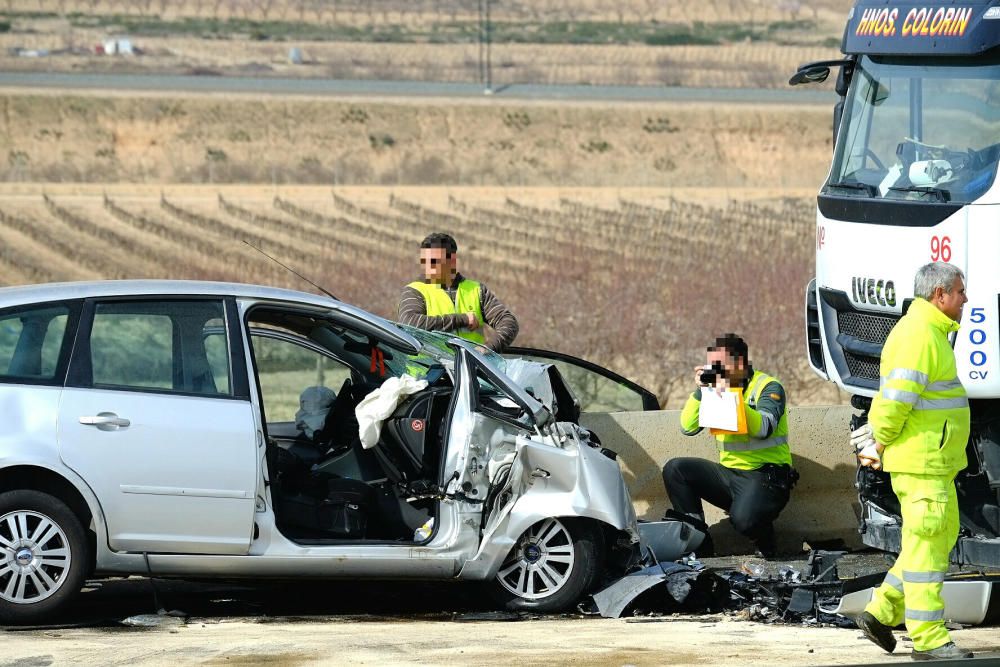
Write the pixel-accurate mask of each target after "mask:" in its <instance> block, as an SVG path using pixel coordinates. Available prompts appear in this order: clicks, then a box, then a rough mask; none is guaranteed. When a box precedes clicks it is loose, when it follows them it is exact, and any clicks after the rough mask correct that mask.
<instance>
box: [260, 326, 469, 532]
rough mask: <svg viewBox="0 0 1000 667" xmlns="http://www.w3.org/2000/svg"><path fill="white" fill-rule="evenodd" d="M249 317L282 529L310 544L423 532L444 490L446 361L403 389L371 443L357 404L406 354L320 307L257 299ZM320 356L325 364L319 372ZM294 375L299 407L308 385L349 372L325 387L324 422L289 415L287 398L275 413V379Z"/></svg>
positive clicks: (400, 366) (398, 369)
mask: <svg viewBox="0 0 1000 667" xmlns="http://www.w3.org/2000/svg"><path fill="white" fill-rule="evenodd" d="M247 325H248V327H249V331H250V340H251V347H252V348H253V350H254V364H255V367H256V370H257V376H258V384H259V387H260V390H261V402H262V406H263V408H262V409H263V411H264V419H265V421H266V429H267V452H266V461H267V466H268V473H269V475H268V478H269V480H270V491H271V498H272V501H273V503H274V511H275V516H276V522H277V526H278V529H279V530H280V531H281V532H282V534H283V535H285V536H286V537H288V538H289V539H291V540H293V541H296V542H299V543H308V544H326V543H331V542H344V541H376V542H408V543H415V542H417V543H419V542H424V541H427V540H428V539H429V538H430V534H431V532H432V530H431V529H432V526H433V519H434V518H435V516H436V513H437V508H438V498H439V496H440V494H441V484H442V471H441V454H442V449H443V444H444V442H445V434H446V432H447V431H446V427H447V413H448V408H449V405H450V402H451V397H452V393H453V392H452V389H453V386H452V382H451V379H450V378H449V376H448V375H447V373H445V372H444V369H443V368H441V367H440V366H437V367H432V368H430V369H428V372H427V375H426V378H425V379H427V380H428V381H429V382H430V386H428V387H427V388H426V389H424V390H423V391H421V392H418V393H417V394H414V395H411V396H408V397H406V399H404V400H403V401H402V402H401V404H400V405H399V406H398V407H397V408H396V409H395V411H394V412H393V413H392V414H391V415H390V416H389V417H388V418H387V419H386V420H385V421H384V422H383V424H382V429H381V434H380V438H379V441H378V443H377V444H376V445H375V446H374V447H373V448H371V449H365V448H364V447H363V446H362V443H361V439H360V437H359V429H358V421H357V417H356V416H355V408H356V407H357V406H358V404H359V403H360V402H361V401H362V400H363V399H364V398H365V396H367V395H368V394H369V393H370V392H371V391H373V390H374V389H376V388H377V387H379V386H380V385H381V384H382V382H383V381H384V380H385V379H387V378H389V377H391V376H393V375H399V374H401V373H402V372H404V371H405V369H406V368H407V364H408V363H409V362H410V359H409V357H408V356H407V355H406V354H405V353H403V352H400V351H398V350H393V349H391V348H389V347H388V346H386V345H385V344H384V343H380V342H378V341H375V340H372V339H370V338H369V337H367V336H365V335H363V334H359V333H357V332H352V331H350V330H347V329H345V328H343V327H339V326H337V325H335V324H334V323H332V322H330V321H328V320H325V319H323V318H322V317H320V316H316V315H314V314H308V313H302V312H292V311H287V310H278V309H273V308H257V309H255V310H253V311H251V312H250V313H249V315H248V321H247ZM274 341H278V342H279V343H280V344H281V346H282V347H281V348H280V349H279V347H278V346H277V345H275V344H274ZM291 346H294V347H291ZM276 349H278V350H279V352H273V350H276ZM289 350H291V352H289ZM269 351H271V354H270V356H271V357H273V358H271V359H268V358H267V356H268V353H269ZM282 355H284V357H286V358H284V359H283V358H282ZM296 355H298V357H297V358H298V359H300V361H298V362H296ZM302 358H305V359H310V360H311V361H310V367H309V368H305V369H304V370H303V371H302V372H298V373H295V372H293V371H290V370H289V368H291V367H294V366H295V365H296V363H298V365H299V366H302V365H303V364H302V362H301V359H302ZM320 365H326V366H328V369H327V370H325V371H324V372H323V373H322V377H316V372H315V368H317V367H318V366H320ZM330 366H332V370H331V369H330V368H329V367H330ZM289 376H290V377H292V378H296V379H298V382H297V389H298V392H297V393H296V394H295V396H299V395H302V399H303V400H302V401H300V403H301V406H300V407H299V410H298V412H297V413H296V414H297V415H299V416H300V417H301V416H302V415H303V412H304V408H303V407H302V406H305V405H306V401H305V400H304V399H305V398H306V396H305V394H304V392H305V391H306V390H308V389H309V388H310V387H315V386H316V384H317V381H324V382H327V383H332V382H331V380H336V379H338V378H339V377H341V376H343V380H342V381H339V382H335V384H337V386H329V387H328V391H324V392H323V395H325V396H328V397H329V399H331V400H329V405H328V406H324V409H322V410H319V413H318V415H319V417H320V418H319V419H318V420H315V421H313V423H314V424H320V423H321V426H319V427H318V428H304V426H305V424H304V423H303V420H302V419H295V420H294V421H292V420H291V419H290V417H289V416H288V410H289V408H285V413H284V414H279V412H280V406H279V405H278V403H279V400H281V399H280V398H279V397H278V394H279V392H280V390H281V387H280V386H279V384H280V383H279V382H278V381H280V380H281V378H282V377H284V378H285V379H286V380H287V379H288V377H289ZM286 384H287V383H286ZM298 385H301V386H298ZM286 393H289V394H290V390H288V391H286ZM314 395H315V394H314ZM284 400H285V402H286V403H287V402H288V400H289V399H288V397H287V396H286V397H285V399H284ZM324 411H325V415H323V414H322V413H323V412H324Z"/></svg>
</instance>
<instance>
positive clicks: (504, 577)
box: [490, 518, 606, 612]
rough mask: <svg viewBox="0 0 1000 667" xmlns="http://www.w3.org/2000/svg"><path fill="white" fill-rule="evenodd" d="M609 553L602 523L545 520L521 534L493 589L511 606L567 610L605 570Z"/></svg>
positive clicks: (504, 603)
mask: <svg viewBox="0 0 1000 667" xmlns="http://www.w3.org/2000/svg"><path fill="white" fill-rule="evenodd" d="M605 556H606V554H605V543H604V535H603V532H602V531H601V528H600V526H599V525H598V524H597V523H596V522H594V521H588V520H586V519H556V518H549V519H545V520H543V521H539V522H538V523H536V524H535V525H533V526H531V527H530V528H529V529H528V530H526V531H525V532H524V534H523V535H521V537H520V538H519V539H518V541H517V544H515V545H514V548H513V549H511V552H510V553H509V554H508V555H507V558H506V559H504V562H503V564H502V565H501V566H500V570H499V572H497V576H496V578H495V579H494V580H493V581H492V582H491V583H490V592H491V594H492V596H493V597H494V599H496V600H497V601H498V602H499V603H500V604H501V605H502V606H503V607H504V609H508V610H511V611H537V612H558V611H563V610H565V609H568V608H569V607H571V606H572V605H573V604H575V603H576V602H577V601H578V600H579V599H580V598H581V597H582V596H583V595H584V594H585V593H587V592H589V591H590V590H591V588H592V587H593V585H594V582H596V581H597V579H598V577H600V575H601V574H602V572H603V571H604V561H605Z"/></svg>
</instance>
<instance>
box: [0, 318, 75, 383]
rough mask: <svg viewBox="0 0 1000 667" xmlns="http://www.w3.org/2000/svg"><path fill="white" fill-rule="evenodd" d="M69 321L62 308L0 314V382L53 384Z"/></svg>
mask: <svg viewBox="0 0 1000 667" xmlns="http://www.w3.org/2000/svg"><path fill="white" fill-rule="evenodd" d="M69 319H70V307H69V306H67V305H64V304H46V305H43V306H37V305H36V306H28V307H20V308H13V309H9V310H5V311H3V312H2V313H0V382H17V381H19V380H28V381H35V382H45V381H55V380H56V379H57V378H56V375H57V371H58V367H59V360H60V356H61V353H62V350H63V344H64V339H65V338H66V329H67V324H68V322H69ZM60 382H61V380H60Z"/></svg>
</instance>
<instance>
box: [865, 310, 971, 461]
mask: <svg viewBox="0 0 1000 667" xmlns="http://www.w3.org/2000/svg"><path fill="white" fill-rule="evenodd" d="M953 331H958V323H957V322H955V321H953V320H952V319H951V318H949V317H948V316H947V315H945V314H944V313H942V312H941V311H940V310H938V309H937V308H936V307H934V305H933V304H931V303H929V302H928V301H926V300H924V299H916V300H915V301H914V302H913V303H912V304H911V305H910V309H909V310H908V311H907V313H906V315H905V316H903V318H902V319H900V320H899V322H897V323H896V326H895V327H893V329H892V331H891V332H890V333H889V337H888V338H887V339H886V341H885V346H884V347H883V348H882V363H881V366H880V375H881V376H882V378H881V388H880V389H879V392H878V394H876V395H875V398H874V400H873V401H872V406H871V410H870V411H869V413H868V423H869V424H871V427H872V432H873V434H874V436H875V440H876V441H877V442H879V443H881V444H883V445H885V451H884V452H883V453H882V468H883V469H884V470H886V471H888V472H905V473H915V474H922V475H947V476H954V475H955V474H956V473H957V472H958V471H960V470H962V469H963V468H965V466H966V464H967V461H966V457H965V446H966V443H967V442H968V440H969V399H968V397H967V396H966V393H965V387H963V386H962V382H961V381H960V380H959V379H958V371H957V368H956V365H955V351H954V350H953V349H952V347H951V344H950V343H949V342H948V335H949V334H950V333H951V332H953Z"/></svg>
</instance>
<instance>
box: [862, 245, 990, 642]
mask: <svg viewBox="0 0 1000 667" xmlns="http://www.w3.org/2000/svg"><path fill="white" fill-rule="evenodd" d="M913 291H914V294H915V296H916V297H917V298H916V299H915V300H914V301H913V302H912V304H911V305H910V308H909V310H908V311H907V312H906V314H905V315H904V316H903V318H902V319H900V320H899V322H898V323H897V324H896V326H895V327H894V328H893V330H892V332H890V334H889V337H888V338H887V339H886V341H885V346H884V347H883V348H882V360H881V368H880V375H881V376H882V382H881V387H880V389H879V392H878V393H877V394H876V395H875V398H874V399H873V400H872V405H871V409H870V411H869V413H868V424H867V425H866V426H864V427H862V428H861V429H858V430H857V431H855V432H854V433H853V434H852V441H853V442H854V444H855V447H857V449H858V457H859V459H860V461H861V465H863V466H871V467H873V468H875V469H878V468H880V467H881V468H882V469H883V470H885V471H886V472H888V473H889V475H890V477H891V480H892V489H893V491H894V492H895V494H896V496H897V497H898V498H899V504H900V508H901V509H900V512H901V514H902V518H903V524H902V545H901V549H900V553H899V557H898V558H897V559H896V564H895V565H893V567H892V569H890V570H889V572H888V573H887V574H886V576H885V580H884V581H883V583H882V585H881V586H880V587H879V588H878V590H876V591H875V595H874V597H873V598H872V601H871V602H870V603H869V604H868V606H867V607H865V611H864V612H863V613H862V614H861V615H860V616H859V617H858V618H857V621H856V622H857V624H858V627H859V628H861V630H862V632H864V634H865V636H866V637H867V638H868V639H870V640H871V641H873V642H875V643H876V644H877V645H878V646H880V647H882V648H883V649H884V650H886V651H887V652H889V653H891V652H892V651H893V649H895V647H896V639H895V637H893V635H892V630H891V628H893V627H895V626H897V625H899V624H900V623H903V622H905V623H906V630H907V632H908V633H909V635H910V638H911V639H912V640H913V654H912V657H913V659H914V660H954V659H956V658H971V657H972V653H970V652H968V651H965V650H962V649H960V648H958V647H957V646H955V644H954V643H953V642H952V641H951V637H950V636H949V634H948V630H947V628H945V616H944V601H943V600H942V598H941V589H942V586H943V584H944V578H945V574H946V573H947V571H948V560H949V559H948V555H949V554H950V553H951V550H952V548H953V547H954V546H955V541H956V540H957V539H958V498H957V495H956V492H955V475H956V474H958V472H959V471H961V470H962V469H963V468H965V466H966V458H965V446H966V443H967V442H968V440H969V428H970V423H969V400H968V398H967V397H966V393H965V388H964V387H963V386H962V383H961V381H960V380H959V379H958V372H957V368H956V364H955V353H954V350H953V349H952V346H951V343H950V342H949V339H948V337H949V335H950V334H952V333H953V332H955V331H958V322H959V320H961V318H962V306H964V305H965V302H966V301H968V299H967V298H966V296H965V280H964V275H963V274H962V271H961V270H960V269H959V268H958V267H956V266H954V265H952V264H947V263H944V262H937V263H932V264H927V265H925V266H922V267H921V268H920V269H919V270H918V271H917V275H916V278H915V279H914V289H913Z"/></svg>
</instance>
